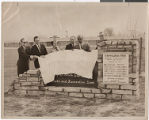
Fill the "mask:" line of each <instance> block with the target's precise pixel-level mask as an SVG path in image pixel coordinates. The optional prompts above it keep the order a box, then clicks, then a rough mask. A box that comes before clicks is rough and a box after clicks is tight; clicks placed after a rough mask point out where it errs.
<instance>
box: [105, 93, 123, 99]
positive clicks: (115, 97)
mask: <svg viewBox="0 0 149 120" xmlns="http://www.w3.org/2000/svg"><path fill="white" fill-rule="evenodd" d="M106 98H107V99H113V100H121V95H118V94H107V96H106Z"/></svg>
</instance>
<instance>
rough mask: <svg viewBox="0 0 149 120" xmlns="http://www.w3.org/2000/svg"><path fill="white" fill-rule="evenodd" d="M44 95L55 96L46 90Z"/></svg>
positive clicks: (54, 93)
mask: <svg viewBox="0 0 149 120" xmlns="http://www.w3.org/2000/svg"><path fill="white" fill-rule="evenodd" d="M45 95H47V96H56V92H53V91H48V90H46V91H45Z"/></svg>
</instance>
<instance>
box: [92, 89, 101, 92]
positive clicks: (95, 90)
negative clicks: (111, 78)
mask: <svg viewBox="0 0 149 120" xmlns="http://www.w3.org/2000/svg"><path fill="white" fill-rule="evenodd" d="M91 91H92V93H101V90H100V89H91Z"/></svg>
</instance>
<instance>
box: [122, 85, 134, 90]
mask: <svg viewBox="0 0 149 120" xmlns="http://www.w3.org/2000/svg"><path fill="white" fill-rule="evenodd" d="M121 89H128V90H136V86H135V85H121Z"/></svg>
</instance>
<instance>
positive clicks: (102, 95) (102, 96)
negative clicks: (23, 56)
mask: <svg viewBox="0 0 149 120" xmlns="http://www.w3.org/2000/svg"><path fill="white" fill-rule="evenodd" d="M105 97H106V94H95V98H105Z"/></svg>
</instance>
